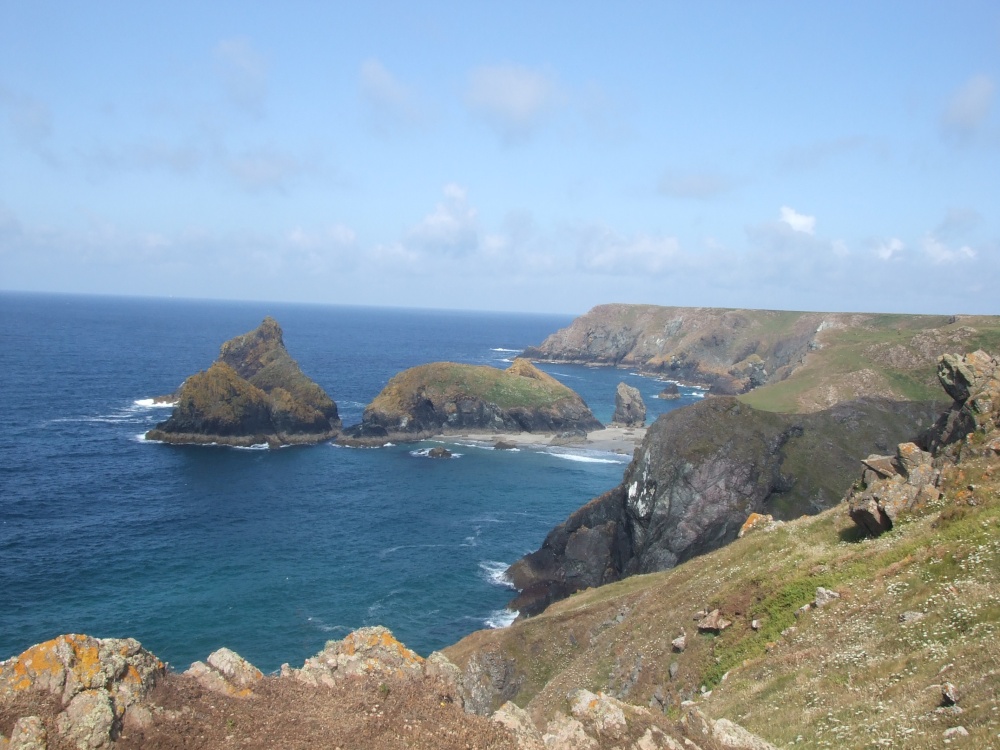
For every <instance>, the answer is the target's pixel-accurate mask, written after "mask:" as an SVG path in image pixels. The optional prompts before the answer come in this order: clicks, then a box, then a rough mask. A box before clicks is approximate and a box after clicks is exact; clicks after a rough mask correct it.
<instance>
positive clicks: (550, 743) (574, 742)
mask: <svg viewBox="0 0 1000 750" xmlns="http://www.w3.org/2000/svg"><path fill="white" fill-rule="evenodd" d="M543 739H544V741H545V748H546V750H599V748H600V745H599V744H598V742H597V740H595V739H594V738H593V737H590V736H588V735H587V732H586V731H585V730H584V728H583V724H581V723H580V722H579V721H577V720H576V719H571V718H570V717H568V716H566V715H565V714H556V716H555V718H554V719H552V720H551V721H550V722H549V723H548V725H547V726H546V727H545V735H544V738H543Z"/></svg>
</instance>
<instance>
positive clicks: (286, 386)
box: [146, 318, 341, 446]
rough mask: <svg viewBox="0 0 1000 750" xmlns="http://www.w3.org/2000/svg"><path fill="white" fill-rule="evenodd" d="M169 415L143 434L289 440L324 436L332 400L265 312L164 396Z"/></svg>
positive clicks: (333, 423)
mask: <svg viewBox="0 0 1000 750" xmlns="http://www.w3.org/2000/svg"><path fill="white" fill-rule="evenodd" d="M171 400H172V401H174V402H175V404H176V405H175V406H174V410H173V413H172V414H171V415H170V418H169V419H167V420H166V421H164V422H162V423H160V424H158V425H157V426H156V428H155V429H153V430H150V431H149V432H148V433H146V438H147V439H148V440H158V441H162V442H167V443H218V444H224V445H241V446H248V445H259V444H264V443H267V444H269V445H289V444H297V443H315V442H320V441H323V440H330V439H332V438H333V437H335V436H336V435H337V433H338V432H339V430H340V425H341V423H340V417H339V416H338V412H337V405H336V403H334V401H333V400H332V399H331V398H330V397H329V396H327V394H326V393H325V392H324V391H323V389H322V388H320V387H319V386H318V385H317V384H316V383H314V382H313V381H312V380H310V379H309V378H308V377H306V376H305V375H304V374H303V373H302V371H301V370H300V369H299V366H298V364H297V363H296V362H295V360H293V359H292V358H291V356H289V354H288V351H287V350H286V349H285V344H284V340H283V335H282V331H281V327H280V326H279V325H278V323H277V322H276V321H275V320H274V319H272V318H265V319H264V322H262V323H261V324H260V326H258V327H257V328H256V329H255V330H253V331H251V332H250V333H247V334H244V335H242V336H237V337H236V338H234V339H231V340H230V341H227V342H225V343H224V344H223V345H222V348H221V351H220V355H219V359H218V360H217V361H216V362H215V363H214V364H212V366H211V367H209V368H208V369H207V370H205V371H203V372H200V373H197V374H195V375H192V376H191V377H189V378H188V379H187V380H185V381H184V383H183V385H181V387H180V389H179V390H178V391H177V393H176V394H174V396H173V397H171Z"/></svg>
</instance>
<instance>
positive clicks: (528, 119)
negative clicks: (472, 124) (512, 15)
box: [465, 65, 561, 145]
mask: <svg viewBox="0 0 1000 750" xmlns="http://www.w3.org/2000/svg"><path fill="white" fill-rule="evenodd" d="M560 99H561V93H560V88H559V85H558V83H557V82H556V80H555V77H554V76H553V75H552V74H551V73H549V72H547V71H543V70H535V69H531V68H526V67H522V66H518V65H493V66H485V67H480V68H476V69H475V70H473V71H472V72H471V73H470V74H469V78H468V83H467V85H466V89H465V104H466V107H467V108H468V109H469V111H470V112H471V113H472V114H473V115H475V116H476V117H478V118H480V119H482V120H483V121H484V122H486V123H487V124H488V125H489V126H490V127H492V128H494V129H495V130H496V131H497V133H498V134H499V135H500V137H501V138H502V140H503V141H504V143H506V144H508V145H509V144H514V143H518V142H521V141H524V140H526V139H528V138H530V137H531V135H532V134H533V133H534V132H535V131H536V130H537V129H538V128H539V127H540V126H541V124H542V123H543V122H544V120H545V118H546V116H547V115H548V114H549V113H550V112H551V111H552V110H553V109H555V108H556V107H557V105H558V104H559V102H560Z"/></svg>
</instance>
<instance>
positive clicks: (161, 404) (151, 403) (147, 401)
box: [132, 398, 177, 409]
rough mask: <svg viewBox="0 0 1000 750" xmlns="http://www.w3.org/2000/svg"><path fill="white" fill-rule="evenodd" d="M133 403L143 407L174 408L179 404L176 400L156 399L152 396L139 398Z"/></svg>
mask: <svg viewBox="0 0 1000 750" xmlns="http://www.w3.org/2000/svg"><path fill="white" fill-rule="evenodd" d="M132 403H133V404H134V405H135V406H138V407H141V408H143V409H172V408H174V407H175V406H177V402H176V401H156V400H155V399H151V398H137V399H136V400H135V401H133V402H132Z"/></svg>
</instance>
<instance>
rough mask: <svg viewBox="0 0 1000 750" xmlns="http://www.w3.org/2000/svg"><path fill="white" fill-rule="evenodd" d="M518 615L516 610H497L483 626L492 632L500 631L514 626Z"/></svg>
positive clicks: (484, 621)
mask: <svg viewBox="0 0 1000 750" xmlns="http://www.w3.org/2000/svg"><path fill="white" fill-rule="evenodd" d="M517 615H518V611H517V610H516V609H495V610H493V611H492V612H491V613H490V616H489V617H487V618H486V619H485V620H483V624H484V625H486V627H488V628H490V629H491V630H499V629H501V628H506V627H509V626H510V625H512V624H513V623H514V620H516V619H517Z"/></svg>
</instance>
